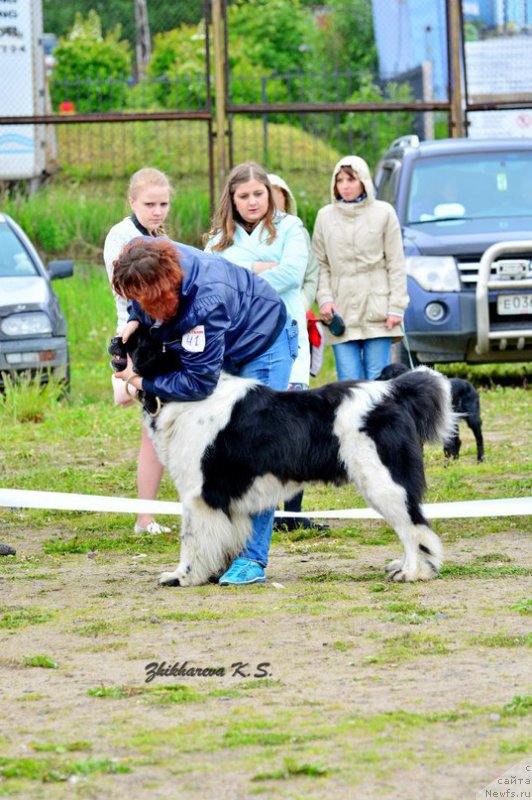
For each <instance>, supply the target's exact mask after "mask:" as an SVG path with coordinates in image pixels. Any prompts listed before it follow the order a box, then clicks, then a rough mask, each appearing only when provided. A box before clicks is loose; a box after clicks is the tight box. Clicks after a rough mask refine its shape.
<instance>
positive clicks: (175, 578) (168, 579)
mask: <svg viewBox="0 0 532 800" xmlns="http://www.w3.org/2000/svg"><path fill="white" fill-rule="evenodd" d="M159 586H183V580H182V578H181V576H180V575H179V574H178V570H176V571H175V572H163V573H161V576H160V578H159Z"/></svg>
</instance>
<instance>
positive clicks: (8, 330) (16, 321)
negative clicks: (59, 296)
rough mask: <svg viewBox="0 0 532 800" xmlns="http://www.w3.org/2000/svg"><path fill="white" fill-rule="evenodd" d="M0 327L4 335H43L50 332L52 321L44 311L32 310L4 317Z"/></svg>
mask: <svg viewBox="0 0 532 800" xmlns="http://www.w3.org/2000/svg"><path fill="white" fill-rule="evenodd" d="M0 329H1V330H2V333H4V334H5V335H6V336H45V335H46V334H49V333H52V323H51V322H50V317H49V316H48V314H45V313H44V311H33V312H28V313H27V314H12V315H11V316H10V317H6V318H5V319H3V320H2V322H1V323H0Z"/></svg>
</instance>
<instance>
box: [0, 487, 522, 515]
mask: <svg viewBox="0 0 532 800" xmlns="http://www.w3.org/2000/svg"><path fill="white" fill-rule="evenodd" d="M0 506H5V507H8V508H40V509H49V510H51V511H103V512H111V513H118V514H175V515H181V514H182V513H183V506H182V505H181V503H173V502H169V501H165V500H133V499H131V498H127V497H102V496H100V495H92V494H69V493H67V492H35V491H24V490H22V489H0ZM423 513H424V514H425V516H426V518H427V519H465V518H468V517H515V516H526V515H530V514H532V497H512V498H501V499H497V500H464V501H461V502H459V503H428V504H427V505H424V506H423ZM276 516H280V517H296V518H297V517H312V518H313V519H382V515H381V514H379V513H377V511H374V510H373V509H372V508H345V509H340V510H337V511H302V512H293V511H292V512H290V511H277V512H276Z"/></svg>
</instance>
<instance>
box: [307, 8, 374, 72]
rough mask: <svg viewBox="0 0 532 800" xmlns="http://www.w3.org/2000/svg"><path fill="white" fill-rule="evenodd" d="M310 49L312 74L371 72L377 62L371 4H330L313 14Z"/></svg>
mask: <svg viewBox="0 0 532 800" xmlns="http://www.w3.org/2000/svg"><path fill="white" fill-rule="evenodd" d="M309 46H310V51H311V55H312V63H313V65H314V71H315V72H330V71H331V70H332V69H334V70H340V71H349V72H358V71H362V72H366V71H368V70H369V71H371V72H374V71H375V70H376V68H377V63H378V62H377V48H376V46H375V36H374V32H373V10H372V3H371V0H329V2H328V3H327V6H326V7H325V8H323V9H322V10H320V11H318V12H316V15H315V25H314V27H313V30H312V34H311V37H310V41H309Z"/></svg>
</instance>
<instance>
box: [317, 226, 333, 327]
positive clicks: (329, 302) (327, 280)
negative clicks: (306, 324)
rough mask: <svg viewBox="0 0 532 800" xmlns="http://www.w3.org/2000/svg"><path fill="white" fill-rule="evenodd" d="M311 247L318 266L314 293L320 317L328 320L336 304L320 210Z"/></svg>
mask: <svg viewBox="0 0 532 800" xmlns="http://www.w3.org/2000/svg"><path fill="white" fill-rule="evenodd" d="M312 249H313V251H314V254H315V256H316V260H317V262H318V267H319V275H318V291H317V293H316V300H317V301H318V306H319V308H320V313H321V315H322V317H323V318H324V319H325V320H326V321H327V322H330V320H331V319H332V315H333V311H335V310H336V306H335V305H334V295H333V291H332V282H331V266H330V263H329V259H328V257H327V250H326V247H325V237H324V235H323V218H322V216H321V214H320V212H318V216H317V217H316V223H315V225H314V233H313V236H312Z"/></svg>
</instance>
